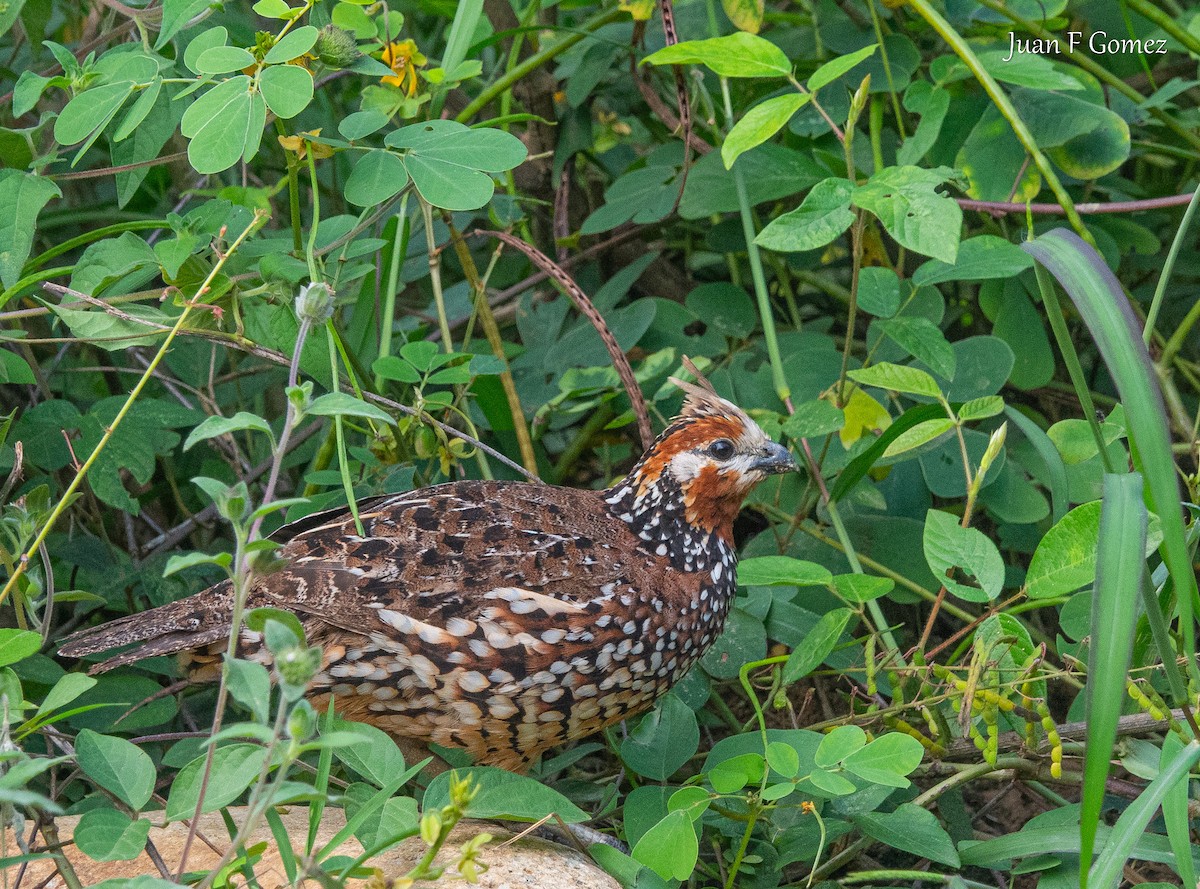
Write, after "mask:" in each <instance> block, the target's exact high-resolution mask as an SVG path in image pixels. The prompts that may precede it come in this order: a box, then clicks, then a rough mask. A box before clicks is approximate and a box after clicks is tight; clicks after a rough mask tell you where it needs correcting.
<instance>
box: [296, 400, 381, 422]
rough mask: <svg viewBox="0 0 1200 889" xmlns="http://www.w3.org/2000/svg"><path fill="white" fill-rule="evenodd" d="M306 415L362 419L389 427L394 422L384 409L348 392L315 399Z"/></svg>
mask: <svg viewBox="0 0 1200 889" xmlns="http://www.w3.org/2000/svg"><path fill="white" fill-rule="evenodd" d="M306 413H309V414H315V415H317V416H318V417H337V416H343V417H362V418H363V419H366V420H378V421H379V422H380V423H386V424H388V425H389V426H390V425H391V424H392V423H393V422H394V421H393V420H392V417H391V414H389V413H388V412H387V411H385V410H384V409H383V408H379V407H375V405H373V404H369V403H367V402H365V401H363V400H362V399H361V398H355V397H354V396H353V395H351V394H349V393H348V392H330V393H328V394H326V395H322V396H320V397H319V398H314V399H313V402H312V404H310V405H309V406H308V410H307V411H306Z"/></svg>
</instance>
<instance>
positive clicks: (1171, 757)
mask: <svg viewBox="0 0 1200 889" xmlns="http://www.w3.org/2000/svg"><path fill="white" fill-rule="evenodd" d="M1182 750H1183V741H1181V740H1180V739H1179V736H1178V735H1176V734H1174V733H1168V734H1166V735H1164V736H1163V746H1162V753H1161V755H1160V756H1159V763H1158V770H1159V771H1160V772H1161V771H1163V770H1165V769H1167V768H1169V767H1170V764H1171V763H1172V762H1174V761H1175V759H1176V758H1177V757H1178V756H1179V755H1180V753H1181V752H1182ZM1190 789H1191V781H1189V780H1184V781H1177V782H1175V783H1174V784H1172V785H1171V786H1170V787H1169V788H1167V792H1166V793H1165V794H1164V795H1163V802H1162V813H1163V822H1164V823H1165V824H1166V826H1167V839H1168V840H1169V841H1170V843H1171V850H1172V851H1173V852H1174V853H1175V870H1176V871H1177V872H1178V874H1179V877H1180V882H1181V883H1182V885H1184V886H1194V885H1196V863H1195V862H1194V861H1193V860H1192V829H1191V823H1190V816H1189V814H1188V803H1189V802H1190V799H1189V797H1188V792H1189V790H1190Z"/></svg>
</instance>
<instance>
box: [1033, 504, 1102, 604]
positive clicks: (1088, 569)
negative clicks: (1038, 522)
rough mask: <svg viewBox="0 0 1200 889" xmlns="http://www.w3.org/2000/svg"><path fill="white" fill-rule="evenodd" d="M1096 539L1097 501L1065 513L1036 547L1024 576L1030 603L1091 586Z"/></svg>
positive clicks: (1097, 533)
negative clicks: (1087, 584) (1086, 585)
mask: <svg viewBox="0 0 1200 889" xmlns="http://www.w3.org/2000/svg"><path fill="white" fill-rule="evenodd" d="M1099 538H1100V501H1099V500H1094V501H1092V502H1091V503H1084V504H1083V505H1082V506H1077V507H1075V508H1074V509H1072V510H1071V511H1070V512H1068V513H1067V514H1066V515H1065V516H1063V517H1062V519H1061V520H1060V521H1059V522H1058V523H1056V524H1055V525H1054V526H1053V527H1051V528H1050V530H1049V531H1047V532H1046V534H1045V536H1044V537H1042V539H1041V542H1040V543H1038V547H1037V549H1036V550H1035V551H1034V553H1033V559H1032V560H1030V562H1029V571H1028V572H1027V573H1026V575H1025V594H1026V595H1027V596H1029V598H1030V599H1047V598H1051V597H1055V596H1065V595H1066V594H1067V593H1072V592H1074V591H1075V590H1077V589H1079V588H1080V587H1081V586H1083V585H1084V584H1086V583H1091V582H1092V580H1093V578H1095V576H1096V544H1097V541H1098V540H1099Z"/></svg>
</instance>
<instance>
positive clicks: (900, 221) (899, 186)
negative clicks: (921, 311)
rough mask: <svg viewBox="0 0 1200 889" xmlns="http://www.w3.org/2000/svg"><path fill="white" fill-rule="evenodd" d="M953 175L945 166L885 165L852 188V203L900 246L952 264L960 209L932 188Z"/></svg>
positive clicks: (956, 245)
mask: <svg viewBox="0 0 1200 889" xmlns="http://www.w3.org/2000/svg"><path fill="white" fill-rule="evenodd" d="M953 175H954V171H953V170H950V169H948V168H946V167H937V168H935V169H932V170H926V169H922V168H919V167H885V168H884V169H882V170H880V171H879V172H878V173H876V174H875V175H873V176H872V177H871V178H870V179H869V180H868V181H867V184H866V185H860V186H859V187H858V188H857V189H855V191H854V194H853V197H852V203H853V204H854V205H855V206H856V207H860V208H862V209H863V210H866V211H867V212H869V213H873V214H874V215H875V216H876V218H878V219H879V222H880V223H881V224H882V225H883V227H884V228H885V229H887V231H888V234H890V235H891V236H892V237H893V238H895V239H896V240H897V241H898V242H899V243H900V244H901V245H902V246H904V247H907V248H908V249H909V250H914V251H916V252H917V253H921V254H924V255H925V256H932V257H933V258H934V259H940V260H942V261H944V262H949V263H952V262H954V261H955V259H956V257H957V256H958V241H959V237H960V236H961V233H962V209H961V208H960V207H959V206H958V204H957V203H955V202H954V200H953V199H952V198H950V197H949V196H947V195H944V194H938V192H937V191H935V189H936V188H937V187H938V186H939V185H941V184H943V183H944V182H945V181H946V180H948V179H950V178H951V177H952V176H953Z"/></svg>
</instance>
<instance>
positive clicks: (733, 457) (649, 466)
mask: <svg viewBox="0 0 1200 889" xmlns="http://www.w3.org/2000/svg"><path fill="white" fill-rule="evenodd" d="M697 376H698V378H699V381H700V382H699V384H696V383H686V382H683V381H681V380H677V379H674V378H672V382H674V383H675V384H676V385H677V386H679V387H680V388H681V389H683V391H684V393H685V396H686V397H685V398H684V402H683V408H682V409H681V410H680V412H679V415H678V416H676V417H675V418H674V419H673V420H672V421H671V422H670V424H669V425H668V426H667V428H666V429H665V430H664V431H663V433H662V434H661V435H659V437H658V438H657V439H656V440H655V442H654V444H653V445H651V446H650V449H649V450H647V451H646V453H645V454H643V455H642V459H641V460H639V461H638V463H637V465H636V466H635V467H634V468H633V470H632V471H631V472H630V473H629V475H628V476H627V477H626V479H625V480H624V482H622V483H621V484H619V485H618V486H617V487H616V488H614V489H613V491H614V492H622V493H624V494H625V496H624V497H623V498H622V500H623V502H624V504H625V505H626V506H632V507H633V510H632V513H633V514H634V515H635V517H636V514H637V513H642V512H643V511H646V510H653V511H656V512H658V513H661V514H664V515H671V514H677V515H678V516H679V518H681V519H682V520H683V521H684V522H686V523H687V525H689V526H691V528H693V529H697V530H699V531H703V532H706V533H708V534H716V535H717V536H719V537H721V538H724V539H726V540H727V541H728V540H729V538H730V537H731V536H732V531H733V520H734V518H736V516H737V513H738V510H740V509H741V506H742V501H743V500H744V499H745V497H746V495H747V494H748V493H749V492H750V490H751V488H753V487H754V486H755V485H756V484H758V483H759V482H761V481H762V480H763V479H765V478H767V477H768V476H770V475H775V474H777V473H782V472H791V471H793V470H795V469H796V463H795V461H794V460H793V459H792V455H791V454H790V453H789V451H788V449H787V448H785V447H784V446H783V445H781V444H778V443H776V442H774V441H772V440H771V439H770V438H769V437H768V436H767V434H766V433H765V432H763V430H762V428H761V427H760V426H759V425H758V424H757V423H755V422H754V420H752V419H751V418H750V417H749V416H748V415H747V414H746V412H745V411H743V410H742V409H741V408H739V407H738V406H737V405H735V404H733V403H732V402H730V401H727V400H726V399H724V398H722V397H721V396H719V395H717V393H716V391H715V390H714V389H713V388H712V386H711V384H709V383H708V381H707V380H705V379H704V378H703V377H701V376H699V375H698V374H697ZM610 502H613V503H614V505H615V501H614V500H612V499H610ZM627 514H628V512H627Z"/></svg>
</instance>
